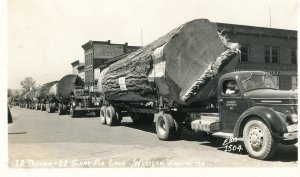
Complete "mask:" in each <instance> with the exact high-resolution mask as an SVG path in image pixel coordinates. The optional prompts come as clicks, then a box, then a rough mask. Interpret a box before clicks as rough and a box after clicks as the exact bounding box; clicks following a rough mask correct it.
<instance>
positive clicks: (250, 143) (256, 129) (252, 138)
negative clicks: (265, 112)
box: [243, 119, 276, 160]
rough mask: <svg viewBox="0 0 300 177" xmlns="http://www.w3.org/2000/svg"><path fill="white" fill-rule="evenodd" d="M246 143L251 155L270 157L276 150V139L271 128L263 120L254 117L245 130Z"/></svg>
mask: <svg viewBox="0 0 300 177" xmlns="http://www.w3.org/2000/svg"><path fill="white" fill-rule="evenodd" d="M243 138H244V145H245V148H246V150H247V152H248V153H249V156H250V157H253V158H256V159H261V160H263V159H268V158H270V157H271V156H272V155H273V153H274V151H275V146H276V142H275V141H274V139H273V137H272V135H271V132H270V130H269V128H268V127H267V126H266V124H265V123H263V122H262V121H261V120H258V119H252V120H250V121H248V122H247V124H246V126H245V127H244V130H243Z"/></svg>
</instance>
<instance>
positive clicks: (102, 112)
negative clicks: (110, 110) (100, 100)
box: [100, 106, 107, 125]
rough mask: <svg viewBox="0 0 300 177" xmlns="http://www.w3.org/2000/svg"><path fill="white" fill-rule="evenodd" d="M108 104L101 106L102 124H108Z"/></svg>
mask: <svg viewBox="0 0 300 177" xmlns="http://www.w3.org/2000/svg"><path fill="white" fill-rule="evenodd" d="M106 109H107V107H106V106H101V108H100V122H101V124H103V125H105V124H106Z"/></svg>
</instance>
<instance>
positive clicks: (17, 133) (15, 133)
mask: <svg viewBox="0 0 300 177" xmlns="http://www.w3.org/2000/svg"><path fill="white" fill-rule="evenodd" d="M26 133H27V132H14V133H8V134H9V135H19V134H20V135H22V134H26Z"/></svg>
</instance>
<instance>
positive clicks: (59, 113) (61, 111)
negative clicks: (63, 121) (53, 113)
mask: <svg viewBox="0 0 300 177" xmlns="http://www.w3.org/2000/svg"><path fill="white" fill-rule="evenodd" d="M57 113H58V115H63V106H62V104H60V103H59V104H58V110H57Z"/></svg>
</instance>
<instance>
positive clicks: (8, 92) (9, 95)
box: [7, 89, 13, 97]
mask: <svg viewBox="0 0 300 177" xmlns="http://www.w3.org/2000/svg"><path fill="white" fill-rule="evenodd" d="M12 95H13V93H12V91H11V89H8V90H7V96H8V97H11V96H12Z"/></svg>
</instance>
